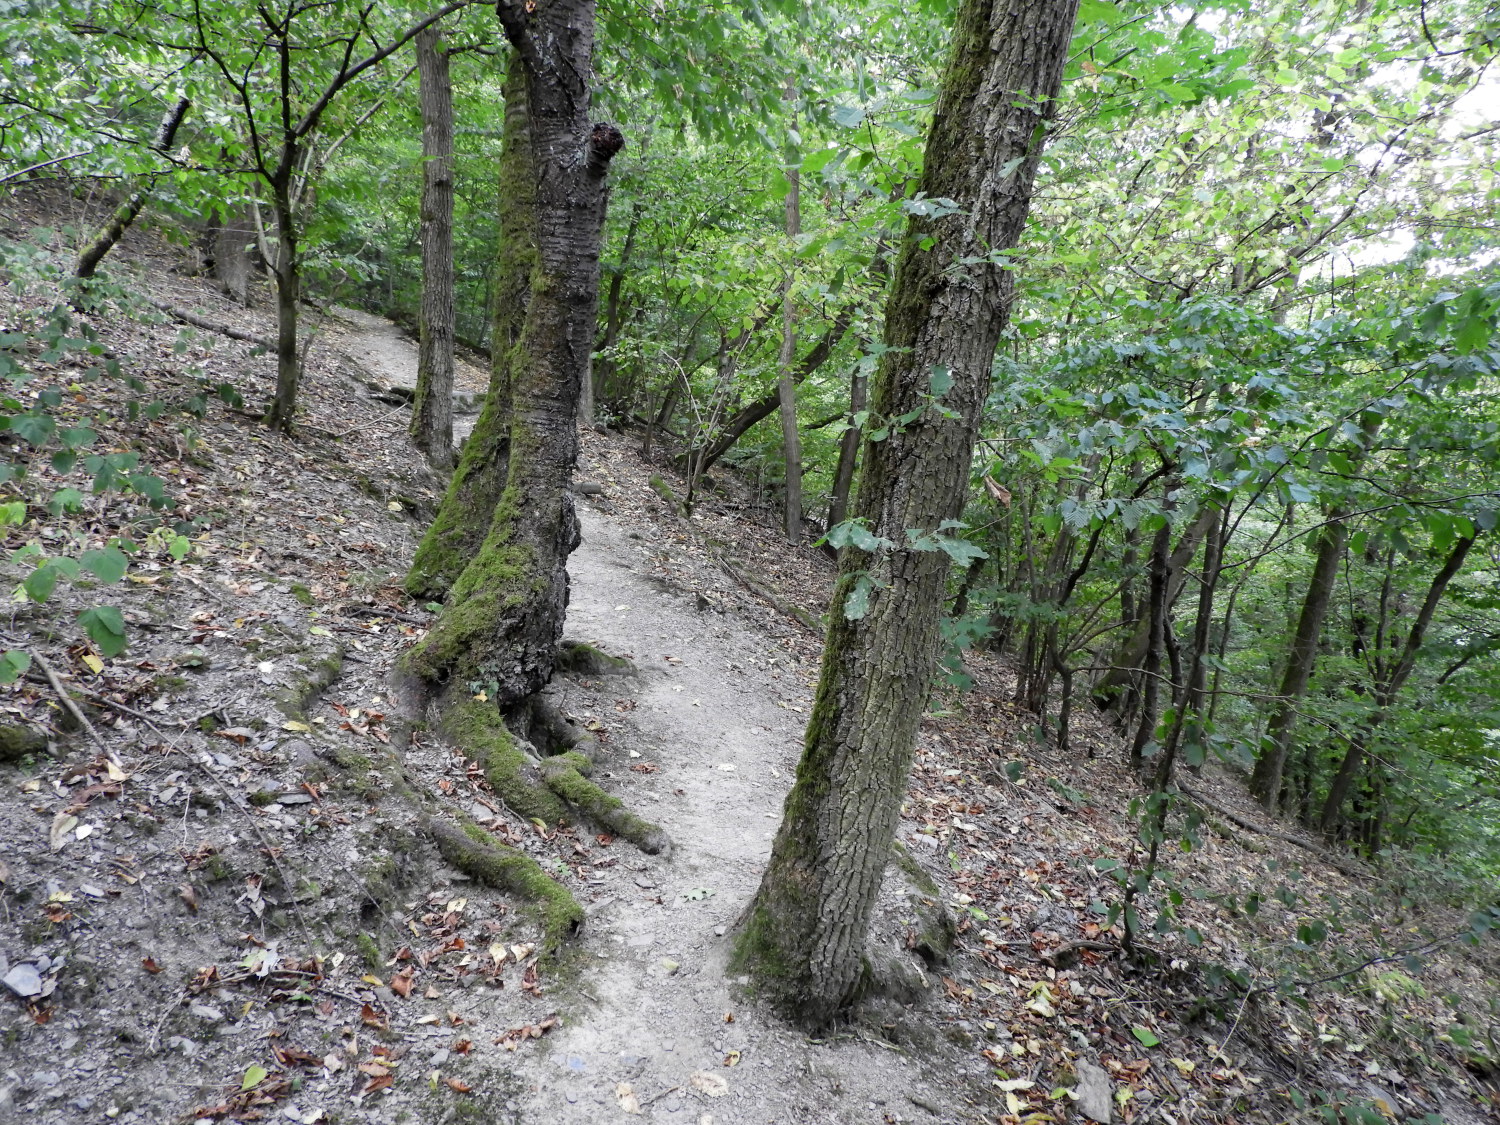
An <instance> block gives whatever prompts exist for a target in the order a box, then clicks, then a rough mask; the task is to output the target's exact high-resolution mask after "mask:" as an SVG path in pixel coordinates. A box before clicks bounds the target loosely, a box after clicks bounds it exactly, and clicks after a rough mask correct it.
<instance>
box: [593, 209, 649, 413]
mask: <svg viewBox="0 0 1500 1125" xmlns="http://www.w3.org/2000/svg"><path fill="white" fill-rule="evenodd" d="M642 210H643V208H642V207H641V204H640V201H639V200H637V201H636V203H635V205H634V206H633V207H631V209H630V225H629V226H627V227H626V228H625V244H624V245H623V246H622V247H621V248H620V260H619V261H618V262H617V263H615V266H614V268H613V269H611V270H610V274H609V289H608V291H607V293H606V296H605V299H604V337H603V339H601V340H600V341H599V352H600V353H601V354H600V356H599V363H598V365H597V366H596V367H595V368H594V370H593V373H592V374H593V378H594V387H595V396H594V397H595V398H596V399H603V400H604V401H606V402H610V401H612V400H613V398H614V397H615V395H616V394H617V393H618V388H617V387H616V386H615V372H616V370H617V369H618V367H619V365H618V364H617V363H615V360H614V356H613V354H612V352H613V349H614V346H615V344H616V343H618V342H619V339H620V324H621V321H622V319H623V313H624V306H623V304H622V302H621V300H620V297H621V294H622V292H623V291H624V288H625V270H626V268H627V267H628V266H629V265H630V256H631V254H632V253H633V252H634V251H635V235H636V231H637V230H639V229H640V225H641V211H642Z"/></svg>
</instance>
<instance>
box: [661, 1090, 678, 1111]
mask: <svg viewBox="0 0 1500 1125" xmlns="http://www.w3.org/2000/svg"><path fill="white" fill-rule="evenodd" d="M662 1104H664V1105H665V1106H666V1107H667V1112H668V1113H676V1112H677V1111H678V1110H679V1109H681V1108H682V1099H681V1098H679V1097H678V1096H677V1095H676V1094H673V1095H671V1096H670V1097H669V1098H667V1100H666V1101H665V1102H664V1103H662Z"/></svg>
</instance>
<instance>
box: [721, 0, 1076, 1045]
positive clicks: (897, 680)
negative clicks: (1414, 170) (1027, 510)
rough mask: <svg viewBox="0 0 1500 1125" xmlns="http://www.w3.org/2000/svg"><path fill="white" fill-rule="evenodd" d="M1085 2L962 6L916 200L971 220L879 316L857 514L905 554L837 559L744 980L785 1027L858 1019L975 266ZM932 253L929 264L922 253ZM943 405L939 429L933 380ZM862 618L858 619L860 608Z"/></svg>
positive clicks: (981, 374) (743, 929) (977, 301)
mask: <svg viewBox="0 0 1500 1125" xmlns="http://www.w3.org/2000/svg"><path fill="white" fill-rule="evenodd" d="M1076 10H1077V0H1008V2H1001V0H965V2H964V3H963V4H961V5H960V8H959V12H958V16H957V25H956V28H955V31H954V46H953V54H952V58H951V61H950V62H949V65H948V68H947V70H946V72H945V74H944V77H943V83H942V91H941V93H940V95H939V99H938V105H937V110H936V112H935V114H934V118H933V124H932V131H931V135H930V136H929V138H928V142H927V155H926V161H925V165H924V171H923V174H922V183H921V188H922V190H923V191H924V192H926V193H927V195H929V196H932V197H942V198H950V199H954V200H956V201H957V202H958V205H959V208H960V210H959V211H958V212H957V213H956V214H953V215H948V216H944V217H942V218H938V219H913V220H912V221H911V222H910V224H909V225H908V228H907V231H906V235H905V238H904V240H903V245H902V250H901V257H900V260H899V263H898V265H897V267H896V276H895V283H894V286H893V288H892V292H891V296H890V299H889V302H888V304H887V307H886V325H885V342H886V344H887V345H888V347H889V350H888V351H887V352H886V353H885V354H884V356H883V357H882V361H881V366H880V371H879V375H878V378H877V381H876V386H875V395H874V399H875V409H876V410H877V411H878V412H879V413H880V415H881V416H882V417H887V418H892V417H897V416H900V415H902V414H904V413H906V412H908V411H914V412H915V414H914V417H915V418H916V420H915V421H913V422H912V423H911V424H909V425H907V426H904V427H901V428H896V429H893V430H892V431H891V433H890V434H889V436H888V437H887V438H886V440H884V441H881V442H870V441H868V440H867V441H866V443H865V450H864V466H865V467H864V472H863V478H862V480H861V483H860V489H859V498H858V503H857V505H856V514H857V515H859V516H861V517H863V518H864V519H865V520H866V521H867V523H868V526H870V527H871V528H872V530H874V531H875V532H876V534H879V535H882V536H884V537H886V538H887V539H889V540H891V541H892V542H893V543H895V544H896V546H895V547H894V548H892V549H888V550H882V551H880V552H879V553H877V554H873V555H871V554H866V553H865V552H862V551H858V550H855V549H853V548H846V549H845V550H844V552H843V555H842V557H841V560H840V576H839V582H838V585H837V587H836V589H835V594H834V599H833V608H832V611H831V613H830V619H831V620H830V624H829V630H828V642H827V645H826V647H825V649H824V656H823V673H822V679H821V681H820V683H819V686H818V695H817V700H816V702H815V704H814V706H813V714H812V718H811V721H810V722H809V724H808V729H807V739H806V745H805V749H804V751H803V755H802V760H801V762H800V763H799V765H798V768H797V780H796V782H795V784H794V785H793V787H792V791H791V793H790V794H789V795H788V796H787V801H786V815H785V819H784V820H783V822H782V825H781V829H780V831H779V832H778V833H777V837H776V841H775V844H774V845H773V848H772V852H771V859H770V862H769V864H768V865H767V867H766V872H765V875H764V877H763V879H762V881H761V885H760V889H759V890H758V891H757V893H756V896H755V899H754V901H753V902H752V903H751V904H750V906H749V908H748V909H747V910H746V912H745V915H744V916H743V917H742V919H741V922H740V924H739V929H738V934H737V938H736V944H735V955H734V963H735V965H736V966H738V967H740V968H741V969H743V970H747V971H748V972H749V973H750V975H751V978H752V981H753V983H754V985H755V987H756V988H758V989H759V990H760V991H761V993H762V994H763V995H764V996H766V998H767V999H769V1000H770V1001H771V1002H772V1003H773V1004H774V1005H775V1006H776V1007H777V1008H779V1009H780V1010H781V1011H782V1012H783V1013H785V1014H786V1015H788V1016H789V1017H791V1018H792V1019H794V1020H796V1021H797V1022H799V1023H802V1024H804V1025H808V1026H822V1025H826V1024H827V1023H828V1022H829V1021H830V1020H832V1019H834V1018H835V1017H836V1016H837V1015H838V1013H839V1012H840V1011H841V1010H843V1009H844V1008H845V1007H846V1006H847V1005H849V1004H850V1003H851V1002H853V1001H854V1000H855V998H856V997H857V995H858V992H859V988H860V984H861V978H862V976H863V973H864V967H863V952H864V941H865V932H866V930H867V928H868V925H869V919H870V913H871V911H872V909H873V908H874V905H875V900H876V897H877V896H878V894H879V892H880V884H881V879H882V875H883V873H884V870H885V867H886V863H887V860H888V858H889V854H890V849H891V842H892V839H893V837H894V835H895V829H896V821H897V816H898V813H899V811H900V807H901V800H902V797H903V795H904V794H905V792H906V783H907V774H908V772H909V770H910V766H911V756H912V749H913V741H914V739H915V736H916V728H917V723H918V721H919V719H920V718H921V714H922V709H923V706H924V704H925V701H926V698H927V693H928V690H929V687H930V684H931V681H932V676H933V671H934V666H935V664H936V660H937V655H938V644H939V635H938V619H939V617H940V615H941V609H942V601H943V592H944V586H945V583H946V580H947V574H948V570H949V565H948V558H947V556H946V555H945V554H942V553H941V552H933V551H919V550H915V549H913V548H911V547H910V546H908V545H907V544H908V538H907V533H908V531H912V530H922V529H927V530H931V529H934V528H936V527H937V526H938V525H939V524H940V523H941V521H942V520H944V519H950V518H956V517H957V516H958V514H959V512H960V511H961V510H962V508H963V501H964V494H965V491H966V488H967V485H968V475H969V461H970V457H971V455H972V452H973V444H974V439H975V437H976V435H977V433H978V425H979V418H980V414H981V412H982V409H983V405H984V402H985V399H986V396H987V394H988V391H989V374H990V365H991V363H992V362H993V359H994V353H995V346H996V344H997V342H998V339H999V335H1000V332H1001V330H1002V329H1003V327H1004V325H1005V322H1006V318H1007V315H1008V311H1009V306H1010V298H1011V294H1012V291H1013V280H1012V275H1011V273H1010V271H1008V270H1003V269H1000V268H998V267H996V266H994V265H987V264H976V265H963V264H961V263H963V262H965V261H968V262H973V263H984V262H985V259H986V258H987V257H988V255H990V254H991V253H992V252H995V251H1003V250H1006V249H1009V248H1011V247H1013V246H1015V245H1016V243H1017V241H1018V240H1019V238H1020V236H1021V233H1022V230H1023V229H1024V226H1025V222H1026V213H1027V209H1028V207H1029V205H1030V201H1031V188H1032V184H1033V182H1034V180H1035V177H1036V169H1037V165H1038V163H1039V161H1040V159H1041V149H1042V144H1043V140H1044V137H1045V122H1046V119H1047V118H1048V116H1049V115H1050V113H1051V109H1052V100H1053V98H1055V97H1056V94H1057V91H1058V88H1059V86H1060V85H1061V81H1062V67H1063V62H1064V59H1065V58H1066V55H1067V47H1068V41H1069V37H1070V34H1071V31H1072V26H1073V18H1074V15H1075V13H1076ZM924 243H925V245H924ZM939 371H940V372H942V373H944V374H945V375H947V376H951V378H952V386H951V387H949V388H948V389H947V391H946V392H945V393H943V394H942V396H941V401H942V405H943V406H944V407H945V408H946V409H945V410H944V411H942V412H939V411H936V410H932V409H930V406H931V393H932V387H933V377H934V373H935V372H939ZM856 592H857V593H858V595H859V597H858V598H857V601H858V600H866V599H867V602H868V604H867V605H865V606H864V607H863V612H853V613H852V615H851V607H850V604H849V598H850V597H851V595H854V594H856Z"/></svg>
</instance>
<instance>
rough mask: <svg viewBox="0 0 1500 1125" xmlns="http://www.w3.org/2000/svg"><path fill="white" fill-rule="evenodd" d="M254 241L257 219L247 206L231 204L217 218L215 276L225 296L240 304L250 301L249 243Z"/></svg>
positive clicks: (215, 227) (214, 229)
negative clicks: (255, 219)
mask: <svg viewBox="0 0 1500 1125" xmlns="http://www.w3.org/2000/svg"><path fill="white" fill-rule="evenodd" d="M254 241H255V227H254V220H253V219H252V218H251V216H250V212H249V209H248V208H247V207H245V206H244V205H242V204H240V205H230V206H226V207H223V208H221V209H220V210H219V212H218V214H217V215H216V216H215V217H214V225H213V255H214V278H215V280H217V281H218V283H219V288H220V289H222V290H223V291H224V295H225V296H226V297H230V298H232V299H233V300H234V301H236V302H237V303H239V304H241V305H248V304H249V303H250V274H251V270H252V267H253V262H252V260H251V257H250V249H249V248H250V246H251V245H252V244H253V243H254Z"/></svg>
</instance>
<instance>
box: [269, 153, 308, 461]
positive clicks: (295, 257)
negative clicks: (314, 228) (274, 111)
mask: <svg viewBox="0 0 1500 1125" xmlns="http://www.w3.org/2000/svg"><path fill="white" fill-rule="evenodd" d="M296 160H297V145H296V144H294V143H293V142H290V141H289V142H287V148H286V151H285V152H283V154H282V166H281V167H279V168H278V169H277V172H276V174H275V175H273V176H272V177H271V209H272V211H273V212H274V214H275V216H276V263H275V268H274V270H273V272H274V274H275V277H276V393H275V395H274V396H273V397H272V399H271V409H270V410H268V411H267V412H266V424H267V425H269V426H270V427H271V428H272V429H273V430H282V431H284V432H288V433H289V432H291V428H292V419H293V418H294V417H296V414H297V384H298V382H299V381H300V379H301V376H302V362H301V360H302V357H301V356H300V355H299V354H298V352H297V313H298V303H299V302H300V301H301V300H302V262H301V260H300V252H299V250H298V246H297V217H296V215H295V214H293V212H292V169H293V168H294V167H295V166H296Z"/></svg>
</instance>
